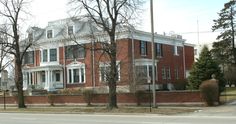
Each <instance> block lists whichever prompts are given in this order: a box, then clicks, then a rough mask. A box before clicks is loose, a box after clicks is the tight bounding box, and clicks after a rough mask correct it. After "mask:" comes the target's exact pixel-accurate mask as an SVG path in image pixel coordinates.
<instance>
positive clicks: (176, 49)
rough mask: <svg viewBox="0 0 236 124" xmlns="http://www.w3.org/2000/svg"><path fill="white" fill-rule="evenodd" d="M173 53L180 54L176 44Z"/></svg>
mask: <svg viewBox="0 0 236 124" xmlns="http://www.w3.org/2000/svg"><path fill="white" fill-rule="evenodd" d="M173 53H174V55H176V56H178V55H179V54H178V47H177V46H176V45H175V46H173Z"/></svg>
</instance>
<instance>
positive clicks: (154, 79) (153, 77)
mask: <svg viewBox="0 0 236 124" xmlns="http://www.w3.org/2000/svg"><path fill="white" fill-rule="evenodd" d="M150 14H151V33H152V38H151V40H152V93H153V104H152V106H153V107H154V108H155V107H157V106H156V78H155V77H156V75H155V44H154V22H153V0H151V1H150Z"/></svg>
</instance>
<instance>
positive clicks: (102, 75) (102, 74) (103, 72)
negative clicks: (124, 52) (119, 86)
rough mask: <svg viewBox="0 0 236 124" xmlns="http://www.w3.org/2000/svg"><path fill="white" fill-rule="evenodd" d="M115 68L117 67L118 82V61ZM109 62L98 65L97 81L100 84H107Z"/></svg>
mask: <svg viewBox="0 0 236 124" xmlns="http://www.w3.org/2000/svg"><path fill="white" fill-rule="evenodd" d="M116 66H117V73H118V79H117V81H120V78H121V76H120V61H116ZM109 67H110V62H100V63H99V81H100V82H107V79H106V78H107V74H108V73H109V72H108V71H109V70H110V68H109Z"/></svg>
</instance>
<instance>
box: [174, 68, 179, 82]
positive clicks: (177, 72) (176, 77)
mask: <svg viewBox="0 0 236 124" xmlns="http://www.w3.org/2000/svg"><path fill="white" fill-rule="evenodd" d="M175 79H179V68H178V67H175Z"/></svg>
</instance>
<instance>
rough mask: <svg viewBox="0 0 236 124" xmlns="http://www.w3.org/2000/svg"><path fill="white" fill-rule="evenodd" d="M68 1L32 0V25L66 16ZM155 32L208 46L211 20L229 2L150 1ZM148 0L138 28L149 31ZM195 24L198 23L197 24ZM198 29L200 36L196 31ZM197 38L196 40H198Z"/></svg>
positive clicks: (191, 0)
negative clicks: (175, 34)
mask: <svg viewBox="0 0 236 124" xmlns="http://www.w3.org/2000/svg"><path fill="white" fill-rule="evenodd" d="M67 1H68V0H33V2H32V3H31V5H32V6H31V7H32V8H30V10H31V13H32V15H33V19H32V20H31V21H30V23H29V24H30V25H31V26H39V27H42V28H44V27H46V26H47V23H48V21H54V20H58V19H63V18H67V17H69V16H68V14H67V10H68V6H67V5H66V4H67ZM153 1H154V25H155V27H154V30H155V32H157V33H159V34H163V32H165V33H167V34H168V33H169V32H170V31H174V32H175V33H178V34H181V35H183V38H184V39H186V40H187V43H193V44H198V43H200V44H205V43H206V44H209V43H211V42H212V41H214V40H215V38H216V35H217V34H216V33H212V32H211V26H212V25H213V19H217V18H218V15H217V12H219V11H220V10H221V9H222V8H223V6H224V3H226V2H227V1H229V0H153ZM149 6H150V5H149V0H147V2H146V4H145V5H144V10H145V11H144V14H142V15H146V16H142V17H143V19H142V20H143V22H142V24H143V25H141V26H140V27H139V28H140V29H141V30H144V31H148V32H150V17H149V15H150V14H149V13H150V8H149ZM197 22H198V23H197ZM198 29H199V37H198V35H197V31H198ZM198 39H199V40H198ZM198 41H199V42H198Z"/></svg>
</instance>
